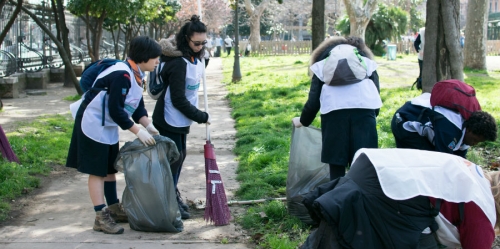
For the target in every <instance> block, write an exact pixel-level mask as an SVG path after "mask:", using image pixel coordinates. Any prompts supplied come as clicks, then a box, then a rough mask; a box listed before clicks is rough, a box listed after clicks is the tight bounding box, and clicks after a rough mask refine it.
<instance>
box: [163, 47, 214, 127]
mask: <svg viewBox="0 0 500 249" xmlns="http://www.w3.org/2000/svg"><path fill="white" fill-rule="evenodd" d="M159 43H160V46H161V48H162V55H161V57H160V61H161V62H165V65H164V66H163V70H162V71H161V72H160V76H161V77H162V79H163V82H165V83H166V86H165V87H170V93H171V96H170V97H171V100H172V104H173V106H174V107H175V108H176V109H177V110H179V111H180V112H181V113H182V114H183V115H184V116H186V117H187V118H189V119H191V120H193V121H195V122H197V123H206V122H207V121H208V114H207V113H206V112H203V111H201V110H199V109H198V108H197V107H196V106H193V105H192V104H191V103H190V102H189V100H188V99H187V98H186V91H185V86H186V66H187V62H186V60H187V61H192V59H191V58H189V57H188V56H183V54H182V52H181V51H179V50H178V49H177V46H176V43H175V39H174V38H169V39H161V40H160V42H159ZM184 59H186V60H184ZM193 60H194V61H195V62H196V63H199V62H201V61H200V60H199V59H197V58H196V59H193ZM166 92H167V91H163V93H162V95H161V96H160V98H158V100H157V101H156V105H155V109H154V111H153V122H154V125H155V126H157V127H160V128H162V129H165V130H167V131H170V132H174V133H180V134H188V133H189V126H186V127H174V126H171V125H169V124H168V123H167V122H166V121H165V117H164V115H165V111H164V107H165V94H166Z"/></svg>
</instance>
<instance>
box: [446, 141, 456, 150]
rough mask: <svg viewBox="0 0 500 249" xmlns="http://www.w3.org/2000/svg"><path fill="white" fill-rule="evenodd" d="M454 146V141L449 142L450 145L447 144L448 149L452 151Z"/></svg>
mask: <svg viewBox="0 0 500 249" xmlns="http://www.w3.org/2000/svg"><path fill="white" fill-rule="evenodd" d="M455 145H456V143H455V141H451V143H450V144H448V148H449V149H450V150H453V149H454V148H455Z"/></svg>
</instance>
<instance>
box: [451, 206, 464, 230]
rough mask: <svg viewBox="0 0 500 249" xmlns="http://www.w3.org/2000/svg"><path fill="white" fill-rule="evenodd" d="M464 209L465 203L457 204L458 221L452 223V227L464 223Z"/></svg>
mask: <svg viewBox="0 0 500 249" xmlns="http://www.w3.org/2000/svg"><path fill="white" fill-rule="evenodd" d="M464 208H465V202H460V203H458V213H459V216H460V219H459V220H458V221H457V222H455V223H453V225H454V226H458V225H460V224H461V223H462V221H464Z"/></svg>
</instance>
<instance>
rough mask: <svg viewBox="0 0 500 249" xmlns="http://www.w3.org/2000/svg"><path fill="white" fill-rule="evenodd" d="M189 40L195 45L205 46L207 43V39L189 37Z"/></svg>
mask: <svg viewBox="0 0 500 249" xmlns="http://www.w3.org/2000/svg"><path fill="white" fill-rule="evenodd" d="M189 40H190V41H191V42H192V43H193V45H194V46H195V47H198V46H204V45H205V44H207V40H204V41H193V40H191V39H189Z"/></svg>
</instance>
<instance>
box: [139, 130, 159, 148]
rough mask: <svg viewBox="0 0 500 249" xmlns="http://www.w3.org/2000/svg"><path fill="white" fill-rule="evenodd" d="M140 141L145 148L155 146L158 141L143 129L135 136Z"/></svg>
mask: <svg viewBox="0 0 500 249" xmlns="http://www.w3.org/2000/svg"><path fill="white" fill-rule="evenodd" d="M135 135H136V136H137V137H138V138H139V140H141V142H142V143H143V144H144V146H149V145H155V144H156V140H155V139H154V138H153V136H151V135H150V134H149V133H148V132H146V131H145V130H143V129H139V132H137V134H135Z"/></svg>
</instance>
